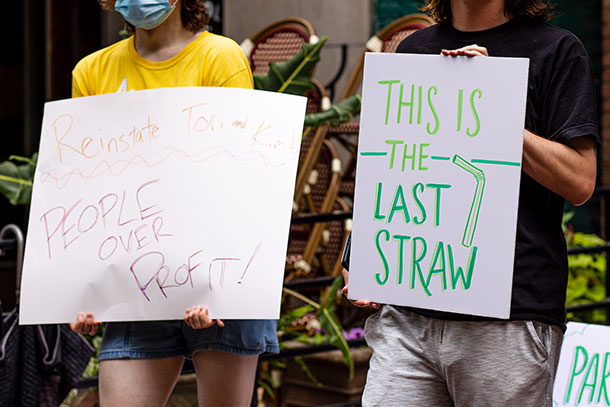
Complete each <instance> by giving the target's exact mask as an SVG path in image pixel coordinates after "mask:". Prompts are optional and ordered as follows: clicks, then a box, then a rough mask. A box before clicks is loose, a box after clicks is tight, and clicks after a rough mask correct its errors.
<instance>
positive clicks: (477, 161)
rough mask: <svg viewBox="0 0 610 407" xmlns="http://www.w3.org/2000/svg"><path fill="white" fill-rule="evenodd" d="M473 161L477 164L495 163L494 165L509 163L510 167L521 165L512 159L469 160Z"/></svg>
mask: <svg viewBox="0 0 610 407" xmlns="http://www.w3.org/2000/svg"><path fill="white" fill-rule="evenodd" d="M470 161H471V162H473V163H478V164H496V165H510V166H512V167H521V163H518V162H514V161H498V160H483V159H477V158H475V159H472V160H470Z"/></svg>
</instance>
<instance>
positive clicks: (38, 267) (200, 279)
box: [20, 87, 306, 324]
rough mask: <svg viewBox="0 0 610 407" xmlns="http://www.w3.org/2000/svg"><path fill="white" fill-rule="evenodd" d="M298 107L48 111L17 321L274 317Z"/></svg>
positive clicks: (96, 104)
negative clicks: (196, 311) (197, 312)
mask: <svg viewBox="0 0 610 407" xmlns="http://www.w3.org/2000/svg"><path fill="white" fill-rule="evenodd" d="M305 105H306V99H305V98H303V97H297V96H289V95H280V94H275V93H270V92H261V91H252V90H244V89H228V88H201V87H197V88H195V87H193V88H171V89H156V90H145V91H137V92H127V93H122V94H108V95H100V96H93V97H87V98H79V99H71V100H62V101H58V102H51V103H47V104H46V105H45V112H44V120H43V125H42V136H41V142H40V155H39V161H38V167H37V169H36V175H35V182H34V191H33V200H32V206H31V213H30V220H29V228H28V233H27V244H26V252H25V260H24V272H23V279H22V291H21V313H20V318H21V319H20V322H21V323H25V324H29V323H56V322H68V321H72V320H74V319H75V317H76V315H77V312H79V311H84V312H93V313H94V314H95V316H96V318H98V319H99V320H102V321H120V320H158V319H181V318H182V317H183V315H184V311H185V309H186V308H188V307H191V306H193V305H196V304H202V305H207V306H208V307H209V308H210V315H211V316H212V317H213V318H228V319H230V318H248V319H252V318H277V317H278V315H279V306H280V295H281V287H282V280H283V271H284V264H285V256H286V246H287V242H288V230H289V225H290V217H291V207H292V196H293V191H294V183H295V174H296V168H297V163H298V154H299V148H300V139H301V132H302V127H303V118H304V112H305Z"/></svg>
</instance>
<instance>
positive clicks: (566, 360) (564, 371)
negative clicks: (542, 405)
mask: <svg viewBox="0 0 610 407" xmlns="http://www.w3.org/2000/svg"><path fill="white" fill-rule="evenodd" d="M553 406H582V407H585V406H586V407H593V406H595V407H598V406H610V327H608V326H602V325H589V324H581V323H578V322H570V323H568V329H567V330H566V333H565V335H564V337H563V345H562V346H561V356H560V357H559V365H558V366H557V375H556V376H555V384H554V386H553Z"/></svg>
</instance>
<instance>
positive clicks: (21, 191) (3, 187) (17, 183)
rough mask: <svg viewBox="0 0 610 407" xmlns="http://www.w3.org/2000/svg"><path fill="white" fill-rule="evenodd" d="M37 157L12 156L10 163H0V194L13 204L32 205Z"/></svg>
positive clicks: (35, 155)
mask: <svg viewBox="0 0 610 407" xmlns="http://www.w3.org/2000/svg"><path fill="white" fill-rule="evenodd" d="M37 157H38V155H37V154H34V155H33V156H32V158H26V157H19V156H11V157H10V158H9V161H4V162H2V163H0V193H2V194H3V195H4V196H5V197H6V198H7V199H8V200H9V202H10V203H11V204H13V205H27V204H29V203H30V201H31V199H32V181H33V179H34V172H35V170H36V160H37ZM13 161H16V162H17V163H18V164H16V163H14V162H13Z"/></svg>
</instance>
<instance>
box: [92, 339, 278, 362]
mask: <svg viewBox="0 0 610 407" xmlns="http://www.w3.org/2000/svg"><path fill="white" fill-rule="evenodd" d="M204 350H218V351H221V352H228V353H234V354H237V355H261V354H263V353H279V352H280V347H279V345H268V346H266V347H265V348H264V349H245V348H239V347H236V346H231V345H224V344H221V343H210V344H206V345H205V346H203V347H201V348H199V349H197V350H196V351H195V352H193V353H192V354H190V355H185V354H184V353H183V352H180V351H166V352H163V351H155V352H146V351H128V350H127V351H106V352H100V353H99V355H98V358H97V359H98V361H100V362H101V361H103V360H112V359H161V358H171V357H176V356H181V357H186V358H189V359H190V358H192V356H193V354H194V353H197V352H199V351H204Z"/></svg>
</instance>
